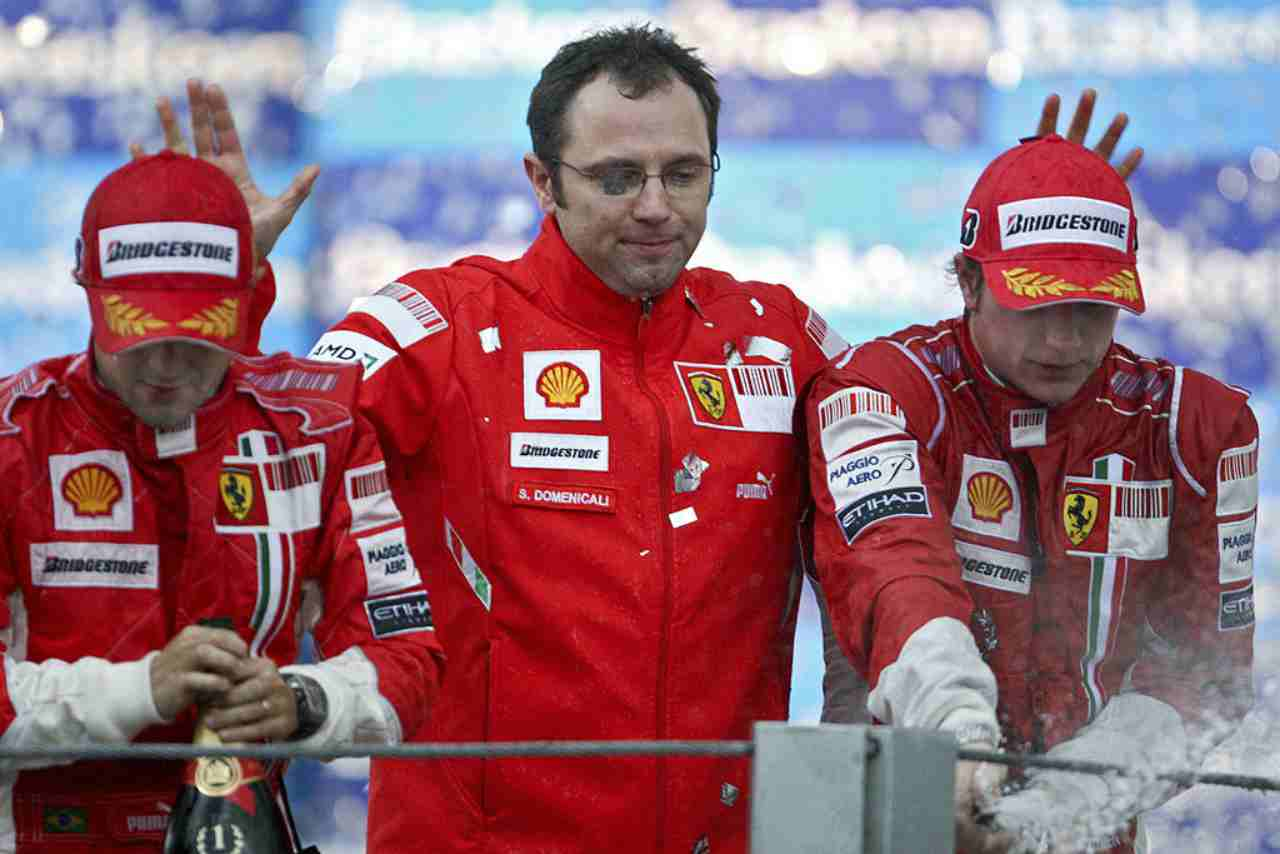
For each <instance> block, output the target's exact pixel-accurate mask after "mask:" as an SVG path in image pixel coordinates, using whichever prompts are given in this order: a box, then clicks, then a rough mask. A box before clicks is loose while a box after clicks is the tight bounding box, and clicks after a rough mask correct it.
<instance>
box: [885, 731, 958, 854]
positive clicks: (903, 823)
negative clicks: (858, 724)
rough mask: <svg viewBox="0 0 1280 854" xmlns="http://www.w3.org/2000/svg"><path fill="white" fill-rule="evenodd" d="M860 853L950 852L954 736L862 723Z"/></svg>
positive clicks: (953, 811) (953, 813) (952, 814)
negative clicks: (865, 750) (863, 826)
mask: <svg viewBox="0 0 1280 854" xmlns="http://www.w3.org/2000/svg"><path fill="white" fill-rule="evenodd" d="M867 737H868V738H870V739H871V741H872V743H873V744H875V745H876V747H874V748H872V749H871V750H870V751H869V752H870V753H873V754H874V757H873V758H871V759H869V760H868V762H867V768H866V772H865V776H866V793H867V794H866V800H865V802H864V803H865V805H866V814H867V834H866V847H865V848H864V849H863V851H864V852H865V854H904V852H908V851H910V852H922V854H923V852H929V854H933V852H939V854H950V852H952V851H955V849H956V842H955V834H956V828H955V810H954V808H953V801H954V800H955V767H956V740H955V738H954V737H953V736H952V735H951V734H950V733H940V732H937V731H936V730H926V729H898V728H894V727H867Z"/></svg>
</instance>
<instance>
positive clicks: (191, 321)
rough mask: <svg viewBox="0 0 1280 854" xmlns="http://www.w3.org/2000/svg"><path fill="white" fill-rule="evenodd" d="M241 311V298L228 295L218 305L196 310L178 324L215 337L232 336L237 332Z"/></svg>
mask: <svg viewBox="0 0 1280 854" xmlns="http://www.w3.org/2000/svg"><path fill="white" fill-rule="evenodd" d="M239 311H240V300H238V299H233V298H232V297H226V298H224V299H223V300H222V301H221V302H219V303H217V304H216V305H211V306H209V307H208V308H204V309H201V310H200V311H198V312H196V313H195V314H193V315H192V316H191V317H188V318H187V319H186V320H184V321H182V322H181V323H179V324H178V326H179V327H181V328H183V329H190V330H191V331H193V332H198V333H200V334H201V335H208V336H210V337H213V338H230V337H231V336H232V335H235V334H236V327H237V326H238V320H239V316H240V315H239Z"/></svg>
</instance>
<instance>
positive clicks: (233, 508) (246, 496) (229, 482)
mask: <svg viewBox="0 0 1280 854" xmlns="http://www.w3.org/2000/svg"><path fill="white" fill-rule="evenodd" d="M218 494H219V495H221V496H222V503H223V505H224V506H225V507H226V508H227V512H228V513H230V514H231V515H232V516H233V517H234V518H235V519H236V521H238V522H243V521H244V520H245V518H246V517H248V515H249V511H250V510H252V509H253V478H252V477H251V476H250V475H249V473H248V472H247V471H245V470H243V469H234V468H226V469H223V470H222V472H221V473H219V475H218Z"/></svg>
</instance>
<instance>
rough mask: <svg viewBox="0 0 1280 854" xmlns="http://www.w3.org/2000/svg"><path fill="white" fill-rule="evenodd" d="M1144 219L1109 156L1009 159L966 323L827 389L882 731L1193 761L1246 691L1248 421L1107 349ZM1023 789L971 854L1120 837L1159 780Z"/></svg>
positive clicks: (979, 214)
mask: <svg viewBox="0 0 1280 854" xmlns="http://www.w3.org/2000/svg"><path fill="white" fill-rule="evenodd" d="M1135 224H1136V220H1135V219H1134V218H1133V214H1132V203H1131V202H1130V200H1129V194H1128V191H1127V190H1126V189H1125V187H1124V184H1123V181H1122V180H1120V178H1119V177H1118V176H1117V175H1115V173H1114V172H1113V170H1111V169H1110V167H1108V166H1107V164H1106V163H1105V162H1103V161H1102V159H1101V158H1098V157H1096V156H1095V155H1093V154H1092V153H1090V152H1086V151H1084V150H1083V149H1081V148H1079V147H1077V146H1072V145H1070V144H1069V143H1067V142H1065V141H1064V140H1061V139H1060V138H1057V137H1053V136H1050V137H1046V138H1041V139H1039V140H1038V141H1033V142H1027V143H1024V144H1023V145H1021V146H1019V147H1017V148H1015V149H1012V150H1011V151H1010V152H1007V153H1006V154H1005V155H1003V156H1002V157H1001V158H999V159H997V160H996V161H995V162H994V163H993V164H992V165H991V166H990V167H989V168H988V169H987V171H986V172H985V173H984V174H983V176H982V178H981V179H980V180H979V182H978V185H977V186H976V187H975V188H974V191H973V195H972V196H971V198H970V201H969V204H968V205H967V207H966V213H965V217H964V233H963V237H962V243H963V245H964V247H965V248H964V253H963V254H962V255H958V256H957V258H956V263H957V268H958V276H959V280H960V285H961V288H962V289H963V291H964V295H965V302H966V308H967V311H966V316H965V318H963V319H955V320H948V321H943V322H942V323H939V324H937V325H935V326H913V327H910V328H907V329H905V330H903V331H901V332H899V333H897V334H895V335H892V336H889V337H886V338H882V339H878V340H876V341H873V342H870V343H867V344H864V345H862V346H860V347H858V348H856V350H853V351H850V352H849V353H848V354H846V356H844V357H843V358H842V359H840V360H838V361H837V363H835V364H834V365H833V366H832V367H830V368H828V369H827V370H826V371H824V372H823V373H822V374H821V375H820V376H819V377H818V378H817V380H816V381H815V383H814V385H813V386H812V389H811V392H810V394H809V397H808V403H807V409H806V417H807V427H808V431H809V441H810V452H811V469H810V475H811V478H812V481H813V486H814V493H815V498H816V502H817V507H818V516H817V519H816V528H815V552H816V560H817V565H818V572H819V577H820V579H821V582H822V585H823V587H824V589H825V591H826V593H827V597H828V605H829V607H830V610H831V619H832V623H833V625H834V627H835V631H836V634H837V636H838V639H839V642H840V645H841V647H842V649H843V650H844V652H845V654H846V655H847V656H848V657H849V659H850V661H851V662H852V663H853V664H854V666H855V668H856V669H857V670H859V671H860V672H861V673H862V674H863V675H864V676H865V677H866V678H867V680H868V683H869V686H870V688H871V692H870V696H869V699H868V707H869V710H870V712H871V713H872V714H873V715H874V716H875V717H876V718H878V719H879V720H881V721H885V722H888V723H892V724H895V725H904V726H923V727H930V728H940V729H944V730H950V731H954V732H956V733H957V735H958V736H959V737H960V738H961V739H962V740H963V741H966V742H970V743H975V744H982V743H986V744H989V745H990V744H994V743H996V742H997V739H998V738H1002V740H1003V746H1004V747H1005V748H1007V749H1010V750H1016V751H1026V750H1030V751H1036V752H1040V751H1046V750H1047V751H1048V753H1049V755H1050V756H1061V757H1064V758H1076V759H1092V760H1096V761H1106V762H1119V763H1121V764H1129V765H1135V766H1137V767H1148V768H1150V767H1156V768H1158V767H1160V765H1161V763H1167V764H1170V765H1174V766H1178V767H1182V766H1184V765H1185V764H1186V762H1187V761H1188V760H1190V759H1195V758H1198V757H1200V756H1202V755H1203V750H1204V749H1205V748H1206V747H1207V746H1208V745H1210V744H1212V743H1213V742H1214V741H1215V740H1217V739H1220V738H1221V737H1222V736H1223V735H1224V733H1225V732H1226V731H1228V730H1227V729H1225V728H1226V727H1230V726H1231V725H1233V724H1234V723H1235V722H1236V721H1238V720H1239V718H1240V716H1241V715H1242V714H1243V712H1244V710H1245V709H1247V707H1248V704H1249V703H1250V702H1251V701H1252V692H1251V690H1250V670H1249V669H1250V663H1251V650H1252V635H1253V632H1252V625H1253V588H1252V569H1253V557H1252V555H1253V537H1254V530H1255V525H1256V507H1257V494H1258V489H1257V459H1258V428H1257V424H1256V422H1255V420H1254V417H1253V414H1252V413H1251V411H1250V409H1249V406H1248V404H1247V402H1246V401H1247V394H1246V393H1245V392H1243V391H1241V390H1239V389H1236V388H1234V387H1231V386H1227V385H1224V384H1223V383H1220V382H1218V381H1216V380H1214V379H1213V378H1211V377H1208V376H1206V375H1204V374H1201V373H1198V372H1196V371H1194V370H1190V369H1185V368H1182V367H1178V366H1176V365H1173V364H1170V363H1169V362H1166V361H1163V360H1160V359H1149V358H1144V357H1141V356H1139V355H1137V354H1135V353H1133V352H1131V351H1130V350H1128V349H1126V348H1125V347H1122V346H1120V345H1119V344H1116V343H1114V342H1113V341H1112V338H1111V335H1112V330H1113V329H1114V323H1115V314H1116V312H1117V309H1118V308H1125V309H1127V310H1130V311H1132V312H1134V313H1138V312H1140V311H1141V310H1142V308H1143V297H1142V292H1141V288H1140V284H1139V282H1138V279H1137V275H1136V270H1135V268H1134V263H1133V260H1134V253H1135V244H1134V237H1133V228H1134V226H1135ZM984 278H985V283H984ZM993 674H994V679H993ZM997 695H998V698H999V702H998V705H997V703H996V698H997ZM997 727H998V730H997V729H996V728H997ZM1025 782H1026V784H1027V785H1026V788H1024V789H1023V790H1022V791H1020V792H1018V793H1015V794H1012V795H1007V796H1005V797H1004V798H1001V799H999V800H997V801H995V802H994V803H993V804H990V805H988V809H989V810H990V812H991V813H992V814H993V815H994V817H995V819H996V823H997V826H1000V827H1003V828H1004V829H1005V830H1006V831H1008V833H1006V834H1001V835H1000V836H998V837H988V838H987V839H986V840H985V842H984V843H980V844H979V845H978V846H975V848H974V849H973V850H1004V849H1003V848H999V847H998V846H999V845H1001V844H1004V845H1008V844H1010V839H1009V836H1010V835H1011V834H1020V835H1021V837H1022V842H1023V843H1026V842H1027V841H1028V840H1030V844H1032V845H1033V846H1034V845H1035V844H1040V843H1042V842H1043V841H1050V842H1051V843H1052V844H1053V845H1054V846H1055V847H1054V848H1053V850H1055V851H1064V850H1075V849H1078V848H1085V847H1088V846H1090V845H1093V846H1101V847H1102V848H1106V847H1108V846H1109V845H1117V846H1118V847H1117V848H1116V850H1125V848H1126V845H1127V839H1128V837H1129V834H1130V832H1131V831H1130V829H1129V827H1128V822H1129V819H1130V818H1131V817H1132V816H1134V815H1135V814H1136V813H1137V812H1138V811H1139V810H1141V809H1144V808H1148V807H1150V806H1153V805H1154V804H1156V803H1158V802H1159V801H1160V800H1161V799H1162V798H1163V797H1167V796H1168V793H1169V789H1168V788H1167V787H1164V786H1161V785H1159V784H1154V783H1148V784H1147V785H1145V786H1144V785H1141V784H1136V783H1128V782H1127V781H1125V780H1124V779H1123V778H1122V779H1118V780H1111V781H1108V780H1107V779H1104V778H1103V777H1100V776H1091V775H1083V774H1071V773H1067V772H1031V773H1029V774H1028V775H1027V778H1026V780H1025ZM957 797H958V798H959V799H961V800H963V799H964V798H965V797H966V793H964V792H958V793H957ZM962 823H964V822H963V821H962ZM962 829H963V828H962ZM969 829H970V830H972V827H970V828H969ZM962 841H963V834H962ZM981 844H988V845H993V846H996V847H992V848H982V847H980V845H981Z"/></svg>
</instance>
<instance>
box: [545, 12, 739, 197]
mask: <svg viewBox="0 0 1280 854" xmlns="http://www.w3.org/2000/svg"><path fill="white" fill-rule="evenodd" d="M695 50H696V49H694V48H687V47H684V46H683V45H681V44H680V43H679V42H677V41H676V40H675V37H674V36H672V35H671V33H669V32H667V31H666V30H664V29H662V28H661V27H651V26H649V25H648V24H637V25H633V26H629V27H610V28H608V29H604V30H600V31H599V32H595V33H592V34H591V35H588V36H586V37H585V38H581V39H579V40H577V41H572V42H569V43H568V44H566V45H564V46H563V47H561V48H560V49H559V50H558V51H556V55H555V56H554V57H552V58H551V61H550V62H548V63H547V64H546V66H545V67H544V68H543V69H542V76H541V77H540V78H539V79H538V85H536V86H534V87H533V93H532V94H531V95H530V96H529V113H528V115H527V116H526V122H527V123H528V125H529V135H530V137H532V139H533V153H534V154H535V155H537V157H538V159H539V160H541V161H542V162H543V163H544V164H546V165H547V167H548V168H549V169H550V171H551V181H552V189H553V191H554V192H555V194H556V201H557V202H559V201H560V170H559V169H558V168H555V167H556V165H557V164H555V162H554V161H556V160H557V159H559V157H560V153H561V152H562V151H564V146H565V143H566V142H567V139H566V137H567V135H568V130H567V129H566V128H565V121H564V119H565V113H566V112H568V109H569V103H570V102H571V101H572V100H573V97H574V96H575V95H577V94H578V90H579V89H581V88H582V87H583V86H585V85H587V84H588V83H590V82H591V81H592V80H595V79H596V77H598V76H600V74H602V73H603V74H608V75H609V78H610V79H611V80H612V81H614V82H615V83H616V84H617V85H618V91H619V92H620V93H621V94H622V95H623V97H626V98H632V99H637V98H643V97H645V96H646V95H648V94H649V93H650V92H652V91H653V90H654V89H658V88H662V87H666V86H669V85H670V84H671V83H672V74H673V73H674V74H675V75H676V76H678V77H679V78H680V79H681V80H682V81H684V82H685V83H686V84H688V86H689V88H690V89H692V90H693V91H694V94H696V95H697V96H698V102H699V103H700V104H701V105H702V112H703V113H704V114H705V115H706V117H707V137H708V140H707V141H708V142H709V143H710V144H711V161H712V162H713V163H714V162H715V157H716V146H717V144H718V139H717V136H716V124H717V121H718V119H719V116H720V93H719V92H717V91H716V78H715V76H714V75H713V74H712V73H711V71H710V69H708V68H707V64H706V63H705V62H703V61H702V60H701V59H699V58H698V57H697V56H696V55H695Z"/></svg>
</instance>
